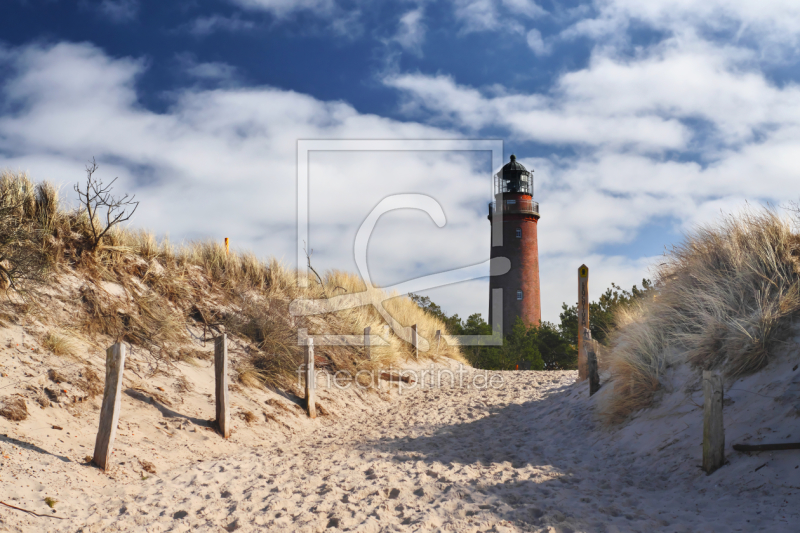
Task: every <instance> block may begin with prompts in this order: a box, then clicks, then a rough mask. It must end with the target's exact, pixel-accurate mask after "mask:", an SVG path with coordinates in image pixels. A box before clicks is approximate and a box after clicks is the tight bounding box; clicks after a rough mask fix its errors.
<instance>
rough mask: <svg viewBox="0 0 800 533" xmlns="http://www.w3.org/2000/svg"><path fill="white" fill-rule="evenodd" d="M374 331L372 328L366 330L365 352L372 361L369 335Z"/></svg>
mask: <svg viewBox="0 0 800 533" xmlns="http://www.w3.org/2000/svg"><path fill="white" fill-rule="evenodd" d="M370 331H372V328H371V327H369V326H367V327H365V328H364V352H365V354H366V356H367V360H369V359H372V346H370V341H369V333H370Z"/></svg>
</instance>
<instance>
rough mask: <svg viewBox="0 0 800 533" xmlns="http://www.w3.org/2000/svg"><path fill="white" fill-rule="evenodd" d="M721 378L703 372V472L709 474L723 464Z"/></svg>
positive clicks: (723, 439)
mask: <svg viewBox="0 0 800 533" xmlns="http://www.w3.org/2000/svg"><path fill="white" fill-rule="evenodd" d="M722 400H723V390H722V377H721V376H720V375H719V373H717V372H710V371H708V370H704V371H703V470H705V472H706V474H711V473H712V472H714V471H715V470H716V469H718V468H719V467H721V466H722V465H723V464H725V427H724V426H723V424H722Z"/></svg>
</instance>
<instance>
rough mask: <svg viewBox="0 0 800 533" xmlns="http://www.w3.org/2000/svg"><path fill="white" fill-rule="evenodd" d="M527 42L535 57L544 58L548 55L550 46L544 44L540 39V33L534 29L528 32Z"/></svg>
mask: <svg viewBox="0 0 800 533" xmlns="http://www.w3.org/2000/svg"><path fill="white" fill-rule="evenodd" d="M527 41H528V46H529V47H530V49H531V50H533V53H534V54H536V55H537V56H546V55H549V54H550V48H551V47H550V44H548V43H546V42H544V39H543V38H542V32H540V31H539V30H537V29H536V28H533V29H532V30H530V31H529V32H528V35H527Z"/></svg>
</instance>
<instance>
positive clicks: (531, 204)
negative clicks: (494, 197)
mask: <svg viewBox="0 0 800 533" xmlns="http://www.w3.org/2000/svg"><path fill="white" fill-rule="evenodd" d="M512 202H513V203H512ZM495 213H522V214H525V213H532V214H534V215H538V214H539V202H535V201H533V200H525V199H519V198H518V199H516V200H505V201H504V202H503V203H501V204H500V205H497V202H489V216H492V215H494V214H495Z"/></svg>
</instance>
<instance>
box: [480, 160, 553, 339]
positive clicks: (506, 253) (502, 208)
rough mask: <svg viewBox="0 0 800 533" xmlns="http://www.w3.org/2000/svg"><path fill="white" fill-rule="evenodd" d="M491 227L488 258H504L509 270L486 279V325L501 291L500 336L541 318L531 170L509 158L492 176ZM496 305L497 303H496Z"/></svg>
mask: <svg viewBox="0 0 800 533" xmlns="http://www.w3.org/2000/svg"><path fill="white" fill-rule="evenodd" d="M489 222H490V223H491V225H492V246H491V258H492V259H494V258H496V257H505V258H507V259H508V260H509V261H510V262H511V269H510V270H509V271H508V272H507V273H505V274H502V275H497V276H495V275H493V276H491V277H490V278H489V280H490V281H489V323H490V324H494V323H495V322H494V321H495V320H496V319H495V317H493V313H492V309H494V305H493V303H494V302H493V300H494V298H495V297H496V296H498V295H499V294H498V293H499V291H497V290H496V289H502V299H503V301H502V310H503V317H502V318H503V336H506V335H508V334H509V333H510V332H511V329H512V328H513V327H514V323H515V322H516V320H517V318H521V319H522V321H523V322H525V324H527V325H529V326H531V325H537V326H538V325H539V323H540V322H541V319H542V306H541V297H540V295H539V240H538V237H537V232H536V229H537V226H538V224H539V203H538V202H535V201H534V200H533V171H532V170H531V171H528V169H526V168H525V167H524V166H523V165H522V163H520V162H519V161H517V158H516V157H515V156H514V155H512V156H511V161H509V162H508V163H506V164H505V165H504V166H503V168H502V169H500V172H498V173H497V174H495V176H494V202H491V203H490V204H489ZM498 303H499V302H498Z"/></svg>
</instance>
